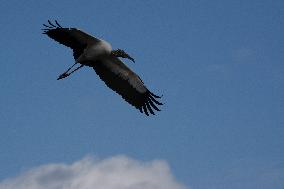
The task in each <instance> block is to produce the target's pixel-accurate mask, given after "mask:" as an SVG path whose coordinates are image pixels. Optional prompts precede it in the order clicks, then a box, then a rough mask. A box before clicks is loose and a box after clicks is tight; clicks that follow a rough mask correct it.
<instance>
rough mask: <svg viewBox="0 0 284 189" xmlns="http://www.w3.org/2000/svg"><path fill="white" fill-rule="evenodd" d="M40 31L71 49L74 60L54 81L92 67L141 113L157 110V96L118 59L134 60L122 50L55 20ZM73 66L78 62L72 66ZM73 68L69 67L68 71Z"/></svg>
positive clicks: (150, 112) (151, 112)
mask: <svg viewBox="0 0 284 189" xmlns="http://www.w3.org/2000/svg"><path fill="white" fill-rule="evenodd" d="M43 26H44V28H43V29H42V30H43V34H45V35H47V36H48V37H50V38H52V39H54V40H55V41H57V42H59V43H60V44H63V45H65V46H67V47H69V48H71V49H72V50H73V57H74V59H75V63H74V64H73V65H72V66H71V67H69V68H68V69H67V70H66V71H65V72H63V73H62V74H60V75H59V77H58V79H57V80H60V79H64V78H66V77H68V76H70V75H71V74H72V73H74V72H75V71H77V70H79V69H80V68H82V67H84V66H88V67H92V68H93V69H94V70H95V72H96V73H97V74H98V75H99V77H100V78H101V80H103V81H104V82H105V84H106V85H107V86H108V87H109V88H111V89H112V90H114V91H115V92H117V93H118V94H119V95H120V96H121V97H122V98H123V99H124V100H125V101H127V102H128V103H129V104H131V105H132V106H134V107H135V108H137V109H138V110H140V112H141V113H145V114H146V115H147V116H149V114H153V115H155V111H160V109H159V108H158V106H159V105H162V103H161V102H159V101H158V99H159V98H161V96H158V95H155V94H154V93H152V92H151V91H150V90H148V89H147V87H146V86H145V84H144V83H143V81H142V80H141V78H140V77H139V76H138V75H137V74H136V73H135V72H133V71H132V70H131V69H130V68H129V67H128V66H126V65H125V64H124V63H123V62H122V61H121V60H120V59H119V57H120V58H127V59H129V60H131V61H133V62H135V61H134V59H133V58H132V57H131V56H130V55H128V54H127V53H126V52H125V51H124V50H121V49H116V50H112V47H111V45H110V44H109V43H108V42H106V41H104V40H102V39H99V38H96V37H93V36H91V35H89V34H87V33H85V32H83V31H81V30H79V29H77V28H65V27H62V26H61V25H60V24H59V23H58V22H57V21H56V20H55V23H52V22H51V21H50V20H48V24H43ZM76 65H79V66H78V67H77V68H75V69H74V67H75V66H76ZM72 69H73V70H72Z"/></svg>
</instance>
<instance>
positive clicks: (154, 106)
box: [148, 99, 161, 111]
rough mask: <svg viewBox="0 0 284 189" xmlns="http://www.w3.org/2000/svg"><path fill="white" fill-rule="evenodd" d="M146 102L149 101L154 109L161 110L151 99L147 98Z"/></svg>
mask: <svg viewBox="0 0 284 189" xmlns="http://www.w3.org/2000/svg"><path fill="white" fill-rule="evenodd" d="M148 102H149V103H150V105H151V106H152V108H154V109H155V110H156V111H161V110H160V109H159V108H158V107H157V106H156V105H155V104H154V103H153V102H152V101H151V99H148Z"/></svg>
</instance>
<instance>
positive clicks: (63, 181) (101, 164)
mask: <svg viewBox="0 0 284 189" xmlns="http://www.w3.org/2000/svg"><path fill="white" fill-rule="evenodd" d="M0 189H185V187H184V186H182V185H181V184H179V183H178V182H177V181H176V180H175V179H174V177H173V176H172V174H171V172H170V169H169V166H168V164H167V163H166V162H165V161H161V160H156V161H152V162H140V161H136V160H133V159H130V158H128V157H125V156H115V157H112V158H108V159H105V160H94V159H93V158H91V157H86V158H84V159H82V160H80V161H77V162H74V163H73V164H71V165H67V164H48V165H44V166H40V167H37V168H34V169H32V170H29V171H27V172H24V173H22V174H21V175H19V176H18V177H15V178H10V179H6V180H4V181H2V182H0Z"/></svg>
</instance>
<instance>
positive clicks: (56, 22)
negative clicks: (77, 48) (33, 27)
mask: <svg viewBox="0 0 284 189" xmlns="http://www.w3.org/2000/svg"><path fill="white" fill-rule="evenodd" d="M55 24H56V25H57V26H58V27H59V28H62V26H61V25H60V24H59V23H58V22H57V20H55Z"/></svg>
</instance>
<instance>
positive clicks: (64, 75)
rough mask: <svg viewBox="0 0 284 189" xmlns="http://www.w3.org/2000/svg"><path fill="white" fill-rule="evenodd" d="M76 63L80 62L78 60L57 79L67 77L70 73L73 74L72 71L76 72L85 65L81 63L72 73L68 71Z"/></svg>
mask: <svg viewBox="0 0 284 189" xmlns="http://www.w3.org/2000/svg"><path fill="white" fill-rule="evenodd" d="M76 64H78V62H76V63H75V64H73V65H72V66H71V67H70V68H68V69H67V70H66V71H65V72H63V73H62V74H61V75H60V76H59V77H58V78H57V80H60V79H64V78H65V77H68V76H69V75H71V74H72V73H74V72H75V71H77V70H79V69H80V68H82V67H83V66H84V65H83V64H82V65H80V66H79V67H77V68H76V69H74V70H73V71H71V72H70V73H68V72H69V71H70V70H71V69H72V68H73V67H74V66H75V65H76Z"/></svg>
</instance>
